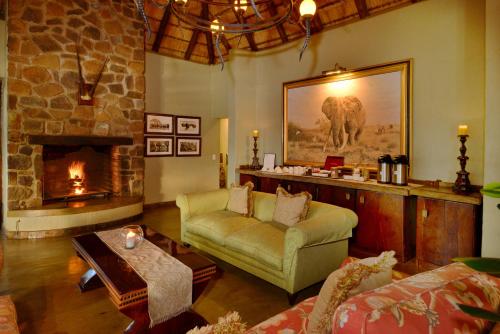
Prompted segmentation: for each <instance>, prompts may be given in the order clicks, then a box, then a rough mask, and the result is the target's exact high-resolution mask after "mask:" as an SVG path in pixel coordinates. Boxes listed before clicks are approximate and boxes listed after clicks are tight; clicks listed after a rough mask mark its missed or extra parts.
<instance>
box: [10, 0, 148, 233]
mask: <svg viewBox="0 0 500 334" xmlns="http://www.w3.org/2000/svg"><path fill="white" fill-rule="evenodd" d="M8 6H9V8H8V13H9V16H8V22H7V27H8V81H7V94H8V125H7V137H8V143H7V147H8V152H7V155H8V156H7V159H8V194H7V198H6V199H5V200H6V201H7V209H8V210H7V213H6V220H4V225H3V229H4V230H6V231H7V232H9V231H13V230H15V231H44V230H50V229H52V228H54V226H55V225H57V228H60V227H61V226H62V228H65V227H74V226H79V225H82V224H97V223H100V222H102V221H106V220H110V219H111V218H123V217H125V216H126V214H124V213H123V212H121V213H117V212H116V211H114V213H113V214H108V215H107V216H106V215H104V214H103V215H102V219H100V220H99V219H98V218H97V216H99V215H98V214H96V212H93V213H92V215H89V216H88V218H86V219H87V220H85V221H84V222H82V221H78V222H76V219H75V220H74V221H73V222H70V223H68V224H69V226H64V224H62V223H61V224H59V225H58V224H55V223H54V226H47V225H44V224H42V223H40V222H42V221H43V219H41V218H43V217H44V216H45V217H50V218H51V221H57V219H56V218H54V217H55V216H54V215H55V213H54V212H52V211H50V209H47V208H46V206H47V205H46V204H48V203H49V202H53V201H57V200H60V199H62V200H63V201H64V199H65V198H66V200H68V197H70V196H68V193H66V192H67V191H68V189H67V187H68V183H69V182H72V183H71V186H72V187H73V188H72V189H73V190H72V192H73V194H74V192H75V190H77V188H78V187H80V188H84V190H83V191H82V192H86V193H87V195H90V193H94V194H95V195H96V196H97V195H99V196H100V195H104V194H108V195H109V196H108V198H109V201H110V202H111V203H115V204H113V205H111V206H110V205H108V204H106V205H107V206H106V208H107V209H109V210H115V209H116V208H117V207H119V206H120V205H122V204H120V203H119V201H116V199H123V200H124V202H123V203H125V204H126V205H130V204H131V203H132V202H133V203H139V202H140V205H141V207H140V211H141V212H142V196H143V179H144V157H143V156H144V153H143V151H144V150H143V140H144V133H143V131H144V130H143V128H144V125H143V117H144V88H145V87H144V86H145V82H144V57H145V52H144V28H143V23H142V21H141V20H140V18H138V16H137V12H136V8H135V5H134V2H133V1H116V0H100V1H80V0H74V1H9V3H8ZM77 41H79V45H80V48H79V49H80V55H81V64H82V72H83V73H84V75H85V80H86V81H88V82H93V80H94V78H95V77H96V76H97V75H98V73H99V71H100V68H101V66H102V63H103V60H104V59H106V58H109V62H108V63H107V65H106V67H105V69H104V71H103V74H102V77H101V80H100V81H99V84H98V86H97V89H96V91H95V96H94V105H91V106H89V105H79V103H78V98H77V97H78V87H79V80H80V79H79V75H78V64H77V58H76V44H77ZM70 160H75V161H76V162H78V161H79V162H81V163H84V164H85V167H84V173H85V177H84V178H83V179H82V177H81V175H74V176H75V177H73V180H72V181H71V180H69V179H68V175H69V171H68V168H69V165H71V161H70ZM68 164H69V165H68ZM99 168H101V169H99ZM76 176H78V177H76ZM80 179H82V180H80ZM79 182H81V184H80V185H78V183H79ZM77 191H80V190H77ZM69 195H71V192H70V193H69ZM74 195H77V194H74ZM78 195H80V194H78ZM87 197H89V196H87ZM127 199H130V200H127ZM100 203H101V202H100ZM101 204H102V203H101ZM101 204H99V205H101ZM125 204H123V205H125ZM102 205H103V204H102ZM123 205H122V206H123ZM102 209H103V207H99V206H97V207H96V210H101V211H102ZM44 210H45V211H44ZM138 210H139V209H138V206H136V207H134V210H133V212H134V214H137V212H139V211H138ZM49 211H50V212H49ZM90 211H91V210H89V209H88V208H87V209H85V212H86V213H87V212H90ZM68 212H71V213H72V214H75V213H76V215H78V214H80V213H82V212H79V211H78V210H77V211H75V210H73V211H71V210H70V211H68ZM57 214H59V215H66V214H68V213H67V212H62V211H58V213H57ZM76 215H75V216H76ZM35 217H36V219H35ZM94 218H95V219H94ZM35 220H37V222H36V223H35ZM64 220H65V221H71V219H68V217H67V216H66V217H64ZM46 221H48V220H46ZM61 221H63V220H61ZM37 224H39V225H37Z"/></svg>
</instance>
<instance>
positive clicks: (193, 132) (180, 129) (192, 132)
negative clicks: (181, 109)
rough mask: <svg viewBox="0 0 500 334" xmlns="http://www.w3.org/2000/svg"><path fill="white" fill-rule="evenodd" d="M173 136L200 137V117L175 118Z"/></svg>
mask: <svg viewBox="0 0 500 334" xmlns="http://www.w3.org/2000/svg"><path fill="white" fill-rule="evenodd" d="M175 134H176V135H178V136H201V117H191V116H177V117H175Z"/></svg>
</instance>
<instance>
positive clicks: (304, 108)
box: [288, 71, 402, 129]
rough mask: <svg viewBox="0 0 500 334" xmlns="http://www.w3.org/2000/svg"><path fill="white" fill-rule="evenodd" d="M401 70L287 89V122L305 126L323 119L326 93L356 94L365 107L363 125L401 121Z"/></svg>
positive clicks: (308, 126)
mask: <svg viewBox="0 0 500 334" xmlns="http://www.w3.org/2000/svg"><path fill="white" fill-rule="evenodd" d="M401 75H402V73H401V72H400V71H397V72H390V73H384V74H377V75H372V76H368V77H362V78H357V79H350V80H344V81H336V82H331V83H324V84H320V85H312V86H306V87H300V88H293V89H289V90H288V122H289V123H290V122H293V123H295V124H297V125H299V126H300V127H302V128H304V129H314V128H316V127H317V120H318V119H322V120H326V117H325V116H324V115H323V113H322V112H321V106H322V104H323V101H324V100H325V99H326V98H327V97H329V96H337V97H339V96H348V95H351V96H356V97H357V98H358V99H360V101H361V103H362V104H363V107H364V109H365V111H366V125H385V124H395V125H398V124H400V110H401Z"/></svg>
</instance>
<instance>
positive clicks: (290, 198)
mask: <svg viewBox="0 0 500 334" xmlns="http://www.w3.org/2000/svg"><path fill="white" fill-rule="evenodd" d="M311 200H312V196H311V194H309V193H308V192H307V191H303V192H301V193H298V194H295V195H290V194H289V193H288V192H287V191H286V190H285V189H283V188H281V187H278V189H276V204H275V205H274V214H273V221H275V222H277V223H280V224H284V225H287V226H293V225H295V224H297V223H298V222H300V221H302V220H304V219H305V218H306V217H307V211H309V205H310V204H311Z"/></svg>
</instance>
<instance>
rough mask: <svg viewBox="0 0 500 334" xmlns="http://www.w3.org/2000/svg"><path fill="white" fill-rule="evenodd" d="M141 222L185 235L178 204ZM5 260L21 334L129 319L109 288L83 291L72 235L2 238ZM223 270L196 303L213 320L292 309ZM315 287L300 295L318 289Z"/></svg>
mask: <svg viewBox="0 0 500 334" xmlns="http://www.w3.org/2000/svg"><path fill="white" fill-rule="evenodd" d="M140 223H146V224H149V225H150V226H152V227H153V228H154V229H156V230H157V231H159V232H161V233H163V234H165V235H168V236H170V237H171V238H173V239H175V240H179V239H180V222H179V211H178V209H177V208H156V209H153V210H150V211H147V212H146V213H145V214H144V218H143V219H142V221H140ZM2 244H3V248H4V254H5V263H4V267H3V271H2V272H1V275H0V294H10V295H12V297H13V300H14V303H15V304H16V307H17V312H18V318H19V323H20V327H21V330H22V333H54V334H63V333H71V334H73V333H75V334H77V333H90V332H91V333H122V331H123V329H124V328H125V327H126V326H127V325H128V323H129V322H130V320H129V319H128V318H127V317H125V316H124V315H122V314H121V313H120V312H119V311H118V310H117V309H116V308H115V306H114V305H113V304H112V303H111V301H110V300H109V298H108V296H107V290H106V289H105V288H101V289H97V290H94V291H90V292H86V293H84V294H82V293H80V291H79V289H78V288H77V286H76V283H77V282H78V280H79V278H80V276H81V275H82V274H83V273H84V272H85V271H86V270H87V265H86V264H85V263H84V262H83V261H82V260H81V259H80V258H79V257H77V256H76V255H75V252H74V250H73V247H72V245H71V238H69V237H64V238H54V239H44V240H3V241H2ZM215 261H216V262H217V264H218V265H219V267H221V268H222V269H223V274H222V276H221V277H219V278H218V279H217V280H213V281H212V282H211V283H210V285H209V286H208V288H207V289H206V291H205V293H204V294H203V295H202V296H201V297H200V299H199V300H198V301H197V302H196V304H195V305H194V308H195V310H196V311H197V312H198V313H200V314H201V315H203V316H204V317H205V318H206V319H207V320H208V321H209V322H215V321H217V317H218V316H221V315H224V314H226V313H227V312H228V311H231V310H236V311H238V312H240V314H241V316H242V318H243V319H244V321H246V322H247V323H248V325H249V326H251V325H254V324H257V323H259V322H260V321H262V320H265V319H267V318H268V317H270V316H272V315H274V314H276V313H279V312H281V311H283V310H285V309H286V308H288V307H289V306H288V302H287V298H286V293H285V291H284V290H281V289H279V288H277V287H275V286H273V285H271V284H269V283H267V282H265V281H263V280H261V279H259V278H256V277H254V276H252V275H250V274H248V273H246V272H244V271H242V270H239V269H238V268H235V267H233V266H231V265H229V264H227V263H224V262H222V261H219V260H215ZM318 290H319V286H318V285H316V286H314V287H312V288H309V289H308V290H306V291H305V292H303V293H301V295H300V296H299V298H300V299H303V298H306V297H308V296H311V295H314V294H316V293H317V292H318Z"/></svg>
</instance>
